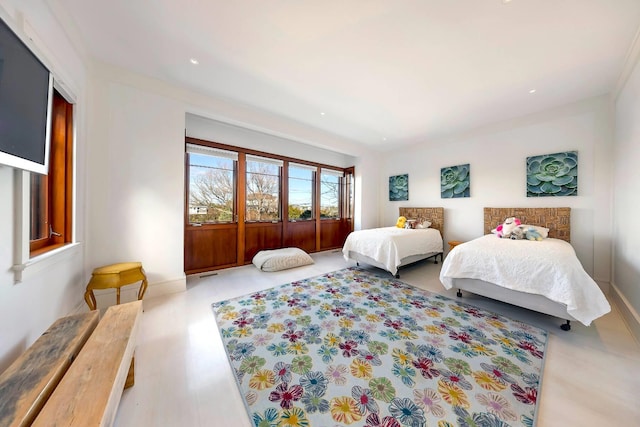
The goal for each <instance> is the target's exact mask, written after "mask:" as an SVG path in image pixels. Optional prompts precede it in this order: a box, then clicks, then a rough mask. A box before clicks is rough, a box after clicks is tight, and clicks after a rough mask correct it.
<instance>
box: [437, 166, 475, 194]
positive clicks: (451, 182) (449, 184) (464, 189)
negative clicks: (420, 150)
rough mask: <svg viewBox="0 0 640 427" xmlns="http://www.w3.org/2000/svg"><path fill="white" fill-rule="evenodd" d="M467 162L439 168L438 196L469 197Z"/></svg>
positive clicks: (469, 180)
mask: <svg viewBox="0 0 640 427" xmlns="http://www.w3.org/2000/svg"><path fill="white" fill-rule="evenodd" d="M469 171H470V167H469V163H467V164H466V165H458V166H449V167H446V168H442V169H440V198H442V199H455V198H458V197H471V192H470V185H471V178H470V175H469Z"/></svg>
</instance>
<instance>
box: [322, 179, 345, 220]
mask: <svg viewBox="0 0 640 427" xmlns="http://www.w3.org/2000/svg"><path fill="white" fill-rule="evenodd" d="M341 175H342V173H341V172H338V171H333V170H328V169H322V172H321V174H320V218H340V176H341Z"/></svg>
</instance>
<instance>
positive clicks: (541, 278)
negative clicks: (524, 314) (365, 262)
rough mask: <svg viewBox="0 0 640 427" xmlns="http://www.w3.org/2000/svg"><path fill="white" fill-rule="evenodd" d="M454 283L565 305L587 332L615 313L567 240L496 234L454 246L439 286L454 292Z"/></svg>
mask: <svg viewBox="0 0 640 427" xmlns="http://www.w3.org/2000/svg"><path fill="white" fill-rule="evenodd" d="M454 278H471V279H479V280H484V281H485V282H491V283H494V284H496V285H500V286H503V287H505V288H509V289H514V290H518V291H521V292H527V293H531V294H540V295H544V296H545V297H547V298H549V299H550V300H552V301H555V302H559V303H562V304H565V305H566V306H567V313H569V314H570V315H571V316H573V317H574V318H575V319H576V320H579V321H580V322H582V323H584V324H585V325H587V326H589V324H591V322H592V321H593V320H595V319H597V318H598V317H600V316H602V315H604V314H606V313H608V312H609V311H611V307H610V306H609V303H608V302H607V299H606V298H605V296H604V294H603V293H602V291H601V290H600V288H599V287H598V285H597V284H596V282H594V281H593V279H592V278H591V277H590V276H589V275H588V274H587V272H586V271H584V268H583V267H582V264H580V261H579V260H578V258H577V257H576V253H575V251H574V250H573V247H572V246H571V245H570V244H569V243H567V242H565V241H564V240H558V239H544V240H542V241H529V240H510V239H500V238H498V237H496V236H495V235H493V234H491V235H486V236H483V237H479V238H477V239H474V240H472V241H470V242H467V243H464V244H462V245H458V246H456V247H455V248H454V249H453V250H452V251H451V252H449V254H448V255H447V258H446V259H445V260H444V263H443V265H442V270H441V271H440V281H441V282H442V284H443V285H444V287H445V288H447V289H451V288H452V287H453V279H454Z"/></svg>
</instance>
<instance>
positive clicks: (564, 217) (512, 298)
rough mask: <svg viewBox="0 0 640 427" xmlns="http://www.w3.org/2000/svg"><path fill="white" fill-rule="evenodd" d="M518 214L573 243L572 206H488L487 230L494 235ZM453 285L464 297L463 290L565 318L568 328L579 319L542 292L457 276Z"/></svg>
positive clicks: (524, 221) (556, 236)
mask: <svg viewBox="0 0 640 427" xmlns="http://www.w3.org/2000/svg"><path fill="white" fill-rule="evenodd" d="M511 216H514V217H516V218H518V219H520V220H521V221H522V223H523V224H530V225H539V226H542V227H546V228H548V229H549V237H553V238H556V239H561V240H565V241H567V242H570V238H571V208H484V233H485V234H490V233H491V230H492V229H493V228H495V227H496V225H498V224H502V222H503V221H504V220H505V218H508V217H511ZM453 286H454V287H456V288H457V289H458V292H457V295H458V297H462V292H460V291H461V290H464V291H467V292H471V293H473V294H477V295H482V296H485V297H487V298H491V299H495V300H498V301H502V302H506V303H508V304H512V305H516V306H518V307H523V308H526V309H529V310H533V311H537V312H540V313H544V314H548V315H550V316H555V317H559V318H561V319H565V320H566V323H564V324H562V325H561V326H560V328H561V329H562V330H564V331H568V330H570V329H571V320H575V319H574V318H573V317H572V316H571V315H570V314H569V313H567V306H566V305H565V304H560V303H557V302H554V301H551V300H550V299H548V298H547V297H544V296H542V295H535V294H528V293H525V292H520V291H514V290H511V289H507V288H503V287H502V286H498V285H495V284H493V283H490V282H485V281H483V280H478V279H454V280H453Z"/></svg>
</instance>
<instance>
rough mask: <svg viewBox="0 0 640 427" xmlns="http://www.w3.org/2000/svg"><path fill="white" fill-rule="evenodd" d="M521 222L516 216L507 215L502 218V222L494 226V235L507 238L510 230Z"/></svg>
mask: <svg viewBox="0 0 640 427" xmlns="http://www.w3.org/2000/svg"><path fill="white" fill-rule="evenodd" d="M520 224H522V223H521V222H520V220H519V219H518V218H515V217H509V218H507V219H505V220H504V222H503V223H502V224H500V225H499V226H498V227H496V235H497V236H498V237H501V238H503V239H508V238H509V237H510V236H511V232H512V231H513V230H514V228H516V227H517V226H519V225H520Z"/></svg>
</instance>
